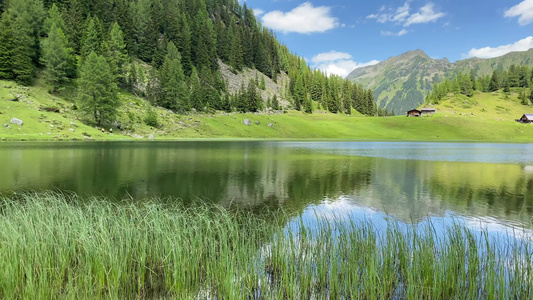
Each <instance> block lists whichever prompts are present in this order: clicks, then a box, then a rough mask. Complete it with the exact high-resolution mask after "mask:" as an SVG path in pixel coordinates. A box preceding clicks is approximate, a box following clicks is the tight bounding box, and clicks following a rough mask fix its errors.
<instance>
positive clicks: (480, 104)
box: [0, 81, 533, 142]
mask: <svg viewBox="0 0 533 300" xmlns="http://www.w3.org/2000/svg"><path fill="white" fill-rule="evenodd" d="M74 92H75V90H70V91H64V92H63V93H62V94H61V96H57V95H51V94H50V93H49V92H48V90H47V87H46V85H45V84H40V83H39V82H37V83H36V85H35V86H33V87H24V86H20V85H17V84H16V83H14V82H12V81H0V140H1V141H4V140H56V141H57V140H72V139H77V140H126V139H127V140H132V139H134V140H147V139H149V138H151V137H153V138H154V139H155V140H175V139H189V138H246V139H250V138H252V139H253V138H267V139H359V140H405V139H407V140H431V141H444V140H471V141H509V142H531V141H533V126H532V125H524V124H519V123H516V122H514V119H517V118H519V117H520V116H521V115H522V114H523V113H525V112H533V109H531V108H530V107H527V106H523V105H521V104H520V102H519V100H518V99H517V94H516V93H511V94H510V95H509V96H507V97H506V96H505V94H503V93H499V92H498V93H493V94H490V93H489V94H481V93H478V94H476V95H474V97H472V98H466V97H462V96H459V97H453V98H451V99H446V100H444V101H442V102H441V103H440V104H439V105H438V106H436V108H437V110H438V113H437V114H436V115H435V116H432V117H427V118H426V117H424V118H406V117H404V116H396V117H386V118H383V117H365V116H361V115H359V116H357V115H351V116H350V115H345V114H332V113H327V112H321V111H317V112H315V113H314V114H304V113H302V112H298V111H294V110H290V111H287V112H286V113H281V112H275V113H255V114H252V113H247V114H240V113H234V112H233V113H222V112H219V113H216V114H188V115H182V114H176V113H174V112H172V111H171V110H168V109H164V108H161V107H154V108H151V110H152V112H153V113H154V115H155V116H156V118H157V121H158V123H159V124H158V126H156V127H153V126H149V125H147V124H146V121H145V119H146V112H147V111H150V107H151V104H150V102H148V101H147V100H145V99H143V98H139V97H137V96H135V95H133V94H130V93H126V92H121V93H119V99H120V101H121V106H120V109H119V112H118V114H117V121H116V122H115V123H113V124H111V125H110V126H111V127H112V128H113V134H110V133H109V126H108V127H106V128H105V133H102V132H101V128H100V127H98V128H96V127H94V126H88V125H85V124H84V123H83V122H82V121H81V120H82V119H83V114H82V113H81V112H80V111H78V110H77V109H76V107H75V105H74V104H73V102H72V98H71V95H72V94H73V93H74ZM13 94H16V95H19V96H20V97H19V101H16V102H14V101H10V100H12V99H13ZM54 111H57V112H54ZM12 118H18V119H21V120H22V121H23V122H24V124H23V125H22V126H19V125H15V124H11V123H10V121H11V119H12ZM245 119H249V120H250V121H251V124H250V126H246V125H245V124H243V121H244V120H245Z"/></svg>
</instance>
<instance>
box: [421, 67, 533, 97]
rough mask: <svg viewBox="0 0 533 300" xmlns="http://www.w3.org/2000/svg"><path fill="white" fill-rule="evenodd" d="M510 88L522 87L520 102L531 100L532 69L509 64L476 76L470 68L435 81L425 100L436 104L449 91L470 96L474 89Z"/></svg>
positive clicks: (532, 89)
mask: <svg viewBox="0 0 533 300" xmlns="http://www.w3.org/2000/svg"><path fill="white" fill-rule="evenodd" d="M511 88H522V89H520V92H519V99H520V100H521V102H522V104H529V103H530V102H533V70H531V69H530V68H529V67H528V66H516V65H511V66H510V67H509V68H508V69H507V70H503V69H498V70H494V71H493V72H492V75H485V76H477V75H476V72H475V70H473V69H472V70H471V71H470V73H460V74H458V75H456V76H455V77H454V78H453V79H451V80H450V79H446V80H444V81H443V82H441V83H436V84H435V85H434V86H433V88H432V90H431V92H430V93H429V94H428V96H427V98H426V102H428V103H435V104H438V103H439V102H440V101H442V99H443V98H445V97H446V96H447V95H448V94H450V93H453V94H456V95H459V94H462V95H465V96H467V97H472V96H473V95H474V93H475V92H476V91H478V92H483V93H489V92H496V91H498V90H503V92H504V93H509V92H510V91H511Z"/></svg>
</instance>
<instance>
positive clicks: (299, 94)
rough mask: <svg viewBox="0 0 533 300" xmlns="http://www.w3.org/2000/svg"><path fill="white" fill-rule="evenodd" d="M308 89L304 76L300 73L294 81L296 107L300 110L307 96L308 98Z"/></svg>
mask: <svg viewBox="0 0 533 300" xmlns="http://www.w3.org/2000/svg"><path fill="white" fill-rule="evenodd" d="M306 94H307V93H306V91H305V86H304V81H303V76H302V75H301V74H298V75H297V77H296V81H295V83H294V93H293V98H294V108H295V109H296V110H300V109H301V107H302V105H303V104H304V101H305V98H306Z"/></svg>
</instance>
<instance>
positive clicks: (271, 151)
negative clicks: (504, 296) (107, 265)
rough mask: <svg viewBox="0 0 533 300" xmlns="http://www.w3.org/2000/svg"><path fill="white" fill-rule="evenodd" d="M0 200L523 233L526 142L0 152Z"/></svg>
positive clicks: (5, 147)
mask: <svg viewBox="0 0 533 300" xmlns="http://www.w3.org/2000/svg"><path fill="white" fill-rule="evenodd" d="M0 163H1V169H2V172H1V174H2V175H1V176H2V179H0V194H3V195H9V194H12V193H21V192H24V191H46V190H56V191H72V192H75V193H77V194H79V195H81V196H91V195H97V196H106V197H108V198H112V199H115V200H120V199H123V198H133V199H144V198H150V197H154V196H155V197H161V198H167V197H168V198H179V199H181V201H184V202H185V203H188V202H191V201H198V200H201V201H208V202H214V203H217V204H220V205H222V206H230V205H242V206H246V207H249V208H253V209H261V208H264V207H271V208H279V207H281V208H285V209H287V210H290V211H295V212H298V213H302V212H303V213H304V215H305V214H306V213H307V214H312V213H311V212H316V211H317V210H318V211H320V210H326V211H329V210H331V209H334V210H340V211H343V212H349V213H350V214H359V215H361V217H365V218H372V216H374V217H375V216H376V214H377V215H378V217H377V218H378V219H382V218H383V216H384V215H385V214H389V215H391V216H393V217H394V218H396V219H398V220H400V221H402V222H405V223H418V222H421V221H423V220H425V219H427V218H428V217H430V218H446V219H448V218H451V217H460V218H462V219H465V220H468V221H470V222H474V223H475V222H480V223H484V224H489V225H490V226H492V227H495V228H500V227H502V226H503V227H504V228H522V227H530V224H531V216H532V215H533V214H532V213H533V145H531V144H490V143H424V142H349V141H346V142H345V141H338V142H337V141H328V142H293V141H184V142H91V143H47V142H37V143H32V142H24V143H1V144H0Z"/></svg>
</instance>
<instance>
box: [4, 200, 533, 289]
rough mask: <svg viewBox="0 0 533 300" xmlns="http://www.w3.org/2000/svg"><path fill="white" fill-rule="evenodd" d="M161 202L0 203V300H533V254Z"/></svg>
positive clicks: (429, 235)
mask: <svg viewBox="0 0 533 300" xmlns="http://www.w3.org/2000/svg"><path fill="white" fill-rule="evenodd" d="M168 203H169V202H168V201H162V200H159V199H154V200H151V201H148V202H137V203H132V202H131V201H130V202H112V201H108V200H106V199H100V198H92V199H89V200H86V199H84V200H81V199H79V198H78V197H77V196H75V195H65V194H57V193H48V194H39V195H38V194H25V195H22V196H17V197H4V198H0V228H2V230H1V231H0V261H1V262H2V266H1V268H2V271H1V272H0V298H2V299H4V298H6V299H20V298H32V299H50V298H76V299H79V298H105V299H109V298H112V299H118V298H121V299H122V298H156V297H169V298H179V299H193V298H195V299H198V298H200V299H205V298H210V299H215V298H218V299H282V298H286V299H311V298H314V299H405V298H407V299H487V298H488V299H511V298H515V299H531V298H532V297H533V295H532V288H531V283H532V282H533V281H532V279H533V278H532V276H533V274H532V270H531V269H532V262H531V255H532V254H533V251H532V249H531V243H530V242H529V241H517V240H512V239H509V240H494V239H491V238H489V236H488V235H487V233H486V232H484V233H482V234H481V238H479V235H474V234H473V233H472V232H471V231H469V230H468V229H466V228H464V227H461V226H459V225H455V226H452V227H450V228H448V231H447V233H446V235H444V236H437V235H436V234H435V230H434V229H433V228H432V226H431V224H428V225H427V226H426V227H425V228H423V230H420V228H414V227H409V226H401V225H400V224H399V223H397V222H395V221H390V222H389V225H388V226H387V228H386V229H385V230H380V231H378V230H376V228H375V227H374V226H373V225H372V224H370V223H368V222H365V221H359V220H354V219H349V218H342V217H336V216H333V217H328V218H325V217H319V216H317V222H318V223H317V224H318V225H313V226H310V225H308V224H306V222H305V220H302V219H301V218H300V219H298V217H297V218H296V222H294V221H295V220H294V219H292V222H291V224H294V226H292V225H291V226H286V224H287V220H288V218H289V216H288V215H287V214H286V213H285V212H280V211H275V212H265V213H263V214H261V215H258V214H253V213H251V212H249V211H246V210H242V209H231V210H230V209H224V208H220V207H217V206H214V205H208V204H198V205H193V206H188V207H185V206H183V205H181V204H168Z"/></svg>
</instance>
